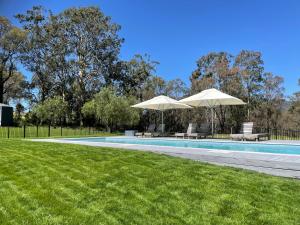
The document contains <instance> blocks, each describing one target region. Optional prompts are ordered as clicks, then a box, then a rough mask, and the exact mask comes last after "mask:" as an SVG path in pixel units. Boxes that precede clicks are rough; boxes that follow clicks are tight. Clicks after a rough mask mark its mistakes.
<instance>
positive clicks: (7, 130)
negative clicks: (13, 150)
mask: <svg viewBox="0 0 300 225" xmlns="http://www.w3.org/2000/svg"><path fill="white" fill-rule="evenodd" d="M7 138H9V126H8V127H7Z"/></svg>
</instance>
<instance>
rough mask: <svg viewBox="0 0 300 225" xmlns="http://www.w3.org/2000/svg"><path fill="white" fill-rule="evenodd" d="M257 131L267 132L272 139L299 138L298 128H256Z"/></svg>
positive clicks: (299, 131)
mask: <svg viewBox="0 0 300 225" xmlns="http://www.w3.org/2000/svg"><path fill="white" fill-rule="evenodd" d="M255 131H256V132H257V133H268V134H269V136H270V139H272V140H300V130H291V129H267V128H256V129H255Z"/></svg>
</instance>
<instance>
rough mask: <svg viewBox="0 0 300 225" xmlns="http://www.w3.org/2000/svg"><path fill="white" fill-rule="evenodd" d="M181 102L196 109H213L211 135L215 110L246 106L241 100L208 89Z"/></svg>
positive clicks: (213, 89)
mask: <svg viewBox="0 0 300 225" xmlns="http://www.w3.org/2000/svg"><path fill="white" fill-rule="evenodd" d="M179 102H181V103H184V104H187V105H191V106H195V107H200V106H204V107H209V108H210V109H211V116H212V118H211V133H212V135H213V134H214V120H213V116H214V112H213V108H214V107H216V106H221V105H244V104H246V103H245V102H243V101H242V100H241V99H238V98H236V97H233V96H231V95H228V94H225V93H223V92H221V91H219V90H217V89H215V88H211V89H207V90H204V91H201V92H200V93H198V94H195V95H192V96H190V97H187V98H184V99H181V100H180V101H179Z"/></svg>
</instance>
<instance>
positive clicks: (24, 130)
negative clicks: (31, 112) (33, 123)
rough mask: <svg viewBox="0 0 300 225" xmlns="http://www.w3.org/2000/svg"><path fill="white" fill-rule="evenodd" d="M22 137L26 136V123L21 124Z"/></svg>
mask: <svg viewBox="0 0 300 225" xmlns="http://www.w3.org/2000/svg"><path fill="white" fill-rule="evenodd" d="M23 137H24V138H26V125H25V124H24V126H23Z"/></svg>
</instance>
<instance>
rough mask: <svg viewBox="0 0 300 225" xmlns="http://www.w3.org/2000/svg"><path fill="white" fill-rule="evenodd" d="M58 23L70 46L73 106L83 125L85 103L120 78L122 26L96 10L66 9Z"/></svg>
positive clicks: (88, 8) (69, 57)
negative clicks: (120, 35)
mask: <svg viewBox="0 0 300 225" xmlns="http://www.w3.org/2000/svg"><path fill="white" fill-rule="evenodd" d="M56 22H57V23H58V26H57V27H58V28H59V29H60V30H61V31H60V32H61V33H62V34H63V38H64V39H65V42H66V43H67V50H66V51H67V52H68V58H67V63H69V64H70V67H71V68H72V76H74V79H73V83H72V91H73V93H74V95H73V97H74V98H75V99H74V101H75V102H74V103H75V107H76V111H77V112H78V114H79V115H78V116H79V121H80V123H81V124H82V113H81V108H82V106H83V105H84V103H85V102H86V101H87V100H89V99H90V98H91V97H92V96H93V95H94V94H95V93H97V92H98V91H99V90H100V88H101V87H103V86H107V85H113V84H114V81H115V80H117V79H118V78H119V77H117V74H116V73H115V70H116V66H117V62H118V55H119V51H120V46H121V43H122V42H123V39H121V38H119V36H118V34H117V33H118V31H119V29H120V26H119V25H117V24H115V23H112V22H111V19H110V18H109V17H107V16H105V15H104V14H103V13H102V12H101V11H100V9H99V8H97V7H86V8H70V9H67V10H65V11H63V12H62V13H60V14H59V15H58V16H57V17H56Z"/></svg>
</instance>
